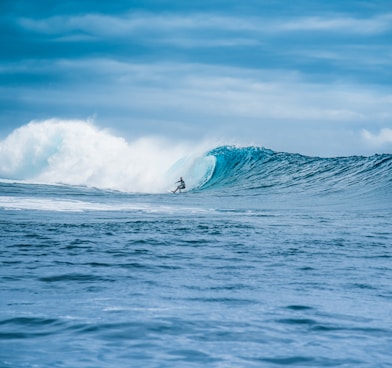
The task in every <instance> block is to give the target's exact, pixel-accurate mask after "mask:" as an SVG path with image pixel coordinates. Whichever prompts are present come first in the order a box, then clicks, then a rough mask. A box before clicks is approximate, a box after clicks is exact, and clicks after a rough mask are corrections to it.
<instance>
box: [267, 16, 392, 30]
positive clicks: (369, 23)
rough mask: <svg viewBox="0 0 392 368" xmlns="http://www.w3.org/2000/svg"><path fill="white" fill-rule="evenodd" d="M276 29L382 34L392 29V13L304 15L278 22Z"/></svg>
mask: <svg viewBox="0 0 392 368" xmlns="http://www.w3.org/2000/svg"><path fill="white" fill-rule="evenodd" d="M275 27H276V30H278V31H281V32H290V31H323V32H339V33H355V34H380V33H384V32H387V31H390V30H391V29H392V13H388V14H383V15H378V16H375V17H372V18H352V17H341V16H335V17H303V18H296V19H293V20H289V21H287V22H283V23H277V24H276V26H275Z"/></svg>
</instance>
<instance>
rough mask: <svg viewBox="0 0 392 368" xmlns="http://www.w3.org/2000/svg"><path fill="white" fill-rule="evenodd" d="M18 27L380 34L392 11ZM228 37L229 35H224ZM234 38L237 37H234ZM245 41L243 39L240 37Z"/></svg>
mask: <svg viewBox="0 0 392 368" xmlns="http://www.w3.org/2000/svg"><path fill="white" fill-rule="evenodd" d="M18 23H19V25H20V26H21V27H22V28H25V29H28V30H30V31H35V32H38V33H43V34H51V35H63V34H64V33H74V32H80V33H82V34H83V33H86V34H89V35H93V36H97V37H109V38H110V37H121V36H123V37H127V36H130V35H132V34H138V35H139V36H143V37H145V36H147V37H148V36H149V34H150V36H151V35H153V36H154V37H153V38H156V36H157V35H158V36H159V35H160V34H161V33H163V34H168V33H169V34H171V33H174V34H178V32H181V31H182V32H192V31H198V32H200V31H210V32H209V33H208V35H207V33H206V36H205V38H206V39H209V38H210V37H213V33H211V32H213V31H230V32H232V33H236V34H249V35H250V34H253V35H257V34H258V35H261V34H264V35H271V34H280V33H290V32H338V33H349V34H361V35H364V34H369V35H374V34H382V33H385V32H388V31H391V30H392V13H387V14H383V15H377V16H374V17H369V18H353V17H344V16H329V17H326V16H324V17H321V16H318V17H316V16H315V17H295V18H294V17H291V18H286V19H279V20H269V19H266V18H263V17H243V16H238V17H236V16H220V15H216V14H210V13H196V14H192V15H187V14H175V13H166V14H156V13H146V12H143V13H128V14H123V15H121V16H111V15H104V14H85V15H81V16H72V17H71V16H55V17H51V18H46V19H32V18H19V19H18ZM228 37H230V36H229V35H228ZM236 37H238V36H236ZM244 40H246V38H244Z"/></svg>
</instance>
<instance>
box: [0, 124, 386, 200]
mask: <svg viewBox="0 0 392 368" xmlns="http://www.w3.org/2000/svg"><path fill="white" fill-rule="evenodd" d="M179 176H184V178H185V180H186V183H187V189H188V190H196V191H199V190H203V191H205V190H206V191H220V192H222V193H226V194H233V195H236V194H248V195H259V194H268V193H271V194H282V193H286V194H288V195H290V194H292V193H301V192H302V193H306V194H307V195H326V194H331V193H344V195H345V196H350V195H353V193H355V196H356V197H358V196H361V195H365V194H367V193H370V192H372V193H377V195H378V196H379V197H380V198H382V197H383V196H384V198H387V199H388V200H390V198H391V193H392V155H390V154H384V155H374V156H371V157H362V156H351V157H334V158H319V157H308V156H303V155H299V154H291V153H284V152H274V151H272V150H269V149H265V148H261V147H235V146H219V147H216V146H215V147H214V146H213V145H211V144H209V145H208V144H205V143H201V144H199V145H195V144H185V143H173V142H169V141H165V140H163V139H159V138H151V137H147V138H141V139H137V140H135V141H132V142H127V141H126V140H125V139H124V138H122V137H118V136H115V135H113V134H112V133H110V132H109V131H107V130H100V129H98V128H97V127H96V126H94V125H93V124H91V123H88V122H84V121H59V120H47V121H43V122H31V123H29V124H27V125H25V126H23V127H21V128H19V129H17V130H15V131H14V132H13V133H11V134H10V135H9V136H8V137H7V138H6V139H5V140H3V141H1V142H0V177H1V178H2V179H3V180H4V179H6V180H22V181H26V182H29V183H41V184H66V185H77V186H87V187H95V188H100V189H114V190H120V191H125V192H138V193H163V192H166V191H167V190H168V189H172V188H173V187H174V182H175V181H176V180H178V178H179Z"/></svg>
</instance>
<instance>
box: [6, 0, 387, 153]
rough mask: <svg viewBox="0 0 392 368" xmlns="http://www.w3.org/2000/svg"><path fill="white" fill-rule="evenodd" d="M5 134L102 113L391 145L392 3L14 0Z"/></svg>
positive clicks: (262, 136) (117, 120)
mask: <svg viewBox="0 0 392 368" xmlns="http://www.w3.org/2000/svg"><path fill="white" fill-rule="evenodd" d="M0 31H1V32H0V38H1V45H2V48H1V51H0V55H1V58H0V81H1V82H0V121H1V124H0V139H2V138H4V137H6V136H7V134H9V133H10V132H11V131H12V130H14V129H15V128H17V127H20V126H22V125H25V124H27V123H28V122H29V121H31V120H45V119H50V118H53V117H56V118H59V119H63V120H69V119H85V120H87V119H91V118H93V119H94V121H95V124H96V125H97V126H99V127H101V128H110V129H111V130H112V131H113V132H115V134H117V135H121V136H123V137H125V138H126V139H134V138H137V137H141V136H151V135H154V136H163V137H168V138H171V139H176V140H188V141H189V140H203V139H210V140H211V139H212V140H214V139H215V140H216V141H217V142H220V143H238V144H241V145H252V144H253V145H258V146H265V147H267V148H271V149H274V150H278V151H288V152H299V153H303V154H310V155H321V156H335V155H351V154H365V155H367V154H372V153H382V152H385V153H391V152H392V68H391V65H392V43H391V42H390V40H391V39H392V6H391V2H390V0H379V1H377V0H372V1H368V0H357V1H353V0H345V1H340V0H339V1H332V0H331V1H321V0H297V1H295V2H290V1H283V0H269V1H263V0H259V1H255V0H247V1H243V2H239V1H231V0H226V1H220V0H217V1H213V0H209V1H204V0H201V1H195V2H191V1H185V0H183V1H174V0H172V1H162V0H144V1H131V0H127V1H125V0H123V1H121V0H117V1H111V2H110V1H99V0H95V1H92V0H84V1H78V0H72V1H67V0H63V1H54V0H51V1H49V0H37V1H30V0H2V1H1V3H0Z"/></svg>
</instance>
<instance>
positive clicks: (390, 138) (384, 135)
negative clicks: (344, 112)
mask: <svg viewBox="0 0 392 368" xmlns="http://www.w3.org/2000/svg"><path fill="white" fill-rule="evenodd" d="M362 137H363V139H364V140H365V141H366V142H367V143H368V144H370V145H372V146H374V147H383V146H386V145H389V144H392V129H390V128H384V129H381V130H380V131H379V132H378V133H377V134H373V133H371V132H369V131H368V130H366V129H363V130H362Z"/></svg>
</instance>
